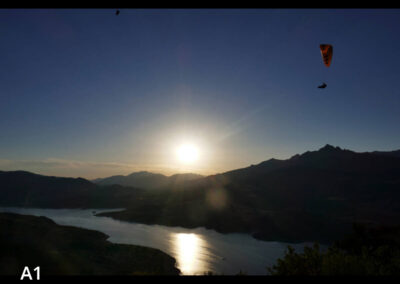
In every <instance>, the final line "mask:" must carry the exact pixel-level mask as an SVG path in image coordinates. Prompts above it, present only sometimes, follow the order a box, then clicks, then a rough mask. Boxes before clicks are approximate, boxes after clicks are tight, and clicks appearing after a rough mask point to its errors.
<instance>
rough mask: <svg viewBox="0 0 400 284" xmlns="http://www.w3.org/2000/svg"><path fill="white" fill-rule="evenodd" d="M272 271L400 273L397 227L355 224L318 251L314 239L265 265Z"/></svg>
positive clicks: (274, 273) (276, 273)
mask: <svg viewBox="0 0 400 284" xmlns="http://www.w3.org/2000/svg"><path fill="white" fill-rule="evenodd" d="M267 269H268V272H269V273H270V274H272V275H400V227H381V228H367V227H365V226H362V225H355V226H354V232H353V234H351V235H349V236H348V237H347V238H345V239H344V240H342V241H338V242H335V243H334V244H333V245H332V246H331V247H329V248H328V250H327V251H325V252H322V251H321V250H320V247H319V245H318V244H317V243H314V246H313V247H306V248H305V249H304V252H303V253H296V252H295V251H294V249H293V248H292V247H290V246H289V247H288V250H287V252H286V254H285V256H284V258H283V259H278V261H277V263H276V264H275V265H274V266H272V267H269V268H267Z"/></svg>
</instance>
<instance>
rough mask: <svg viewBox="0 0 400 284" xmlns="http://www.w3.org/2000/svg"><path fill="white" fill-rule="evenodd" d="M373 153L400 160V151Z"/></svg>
mask: <svg viewBox="0 0 400 284" xmlns="http://www.w3.org/2000/svg"><path fill="white" fill-rule="evenodd" d="M371 153H372V154H375V155H385V156H392V157H397V158H400V150H397V151H386V152H384V151H374V152H371Z"/></svg>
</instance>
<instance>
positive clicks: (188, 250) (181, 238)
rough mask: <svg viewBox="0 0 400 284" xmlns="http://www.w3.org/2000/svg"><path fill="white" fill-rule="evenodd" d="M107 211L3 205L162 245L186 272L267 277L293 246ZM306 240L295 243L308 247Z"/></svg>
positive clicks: (123, 239)
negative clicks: (127, 219)
mask: <svg viewBox="0 0 400 284" xmlns="http://www.w3.org/2000/svg"><path fill="white" fill-rule="evenodd" d="M119 210H121V209H116V210H102V209H84V210H81V209H36V208H14V207H0V212H13V213H19V214H27V215H35V216H46V217H48V218H50V219H52V220H53V221H54V222H56V223H57V224H60V225H69V226H76V227H81V228H86V229H92V230H96V231H100V232H103V233H105V234H107V235H109V236H110V238H109V241H110V242H113V243H121V244H134V245H141V246H146V247H152V248H157V249H160V250H162V251H164V252H165V253H167V254H169V255H171V256H172V257H174V258H175V259H176V261H177V267H178V268H179V269H180V270H181V272H182V274H190V275H192V274H204V273H205V272H207V271H212V272H213V273H216V274H225V275H229V274H237V273H239V272H240V271H242V272H245V273H247V274H254V275H263V274H266V273H267V270H266V267H267V266H271V265H273V264H274V263H275V262H276V260H277V258H280V257H282V256H283V255H284V252H285V250H286V248H287V246H288V245H289V244H288V243H282V242H265V241H259V240H256V239H254V238H253V237H251V236H250V235H247V234H220V233H217V232H216V231H214V230H207V229H204V228H197V229H185V228H181V227H166V226H160V225H144V224H139V223H130V222H122V221H118V220H114V219H111V218H109V217H96V216H94V214H97V213H100V212H109V211H119ZM306 244H307V245H310V244H309V243H303V244H290V245H291V246H293V247H294V248H295V249H296V251H302V250H303V247H304V245H306Z"/></svg>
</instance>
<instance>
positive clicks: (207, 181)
mask: <svg viewBox="0 0 400 284" xmlns="http://www.w3.org/2000/svg"><path fill="white" fill-rule="evenodd" d="M393 153H397V152H396V151H393ZM393 153H392V154H387V153H386V154H382V153H379V152H370V153H356V152H353V151H350V150H345V149H341V148H339V147H333V146H330V145H326V146H325V147H322V148H321V149H319V150H317V151H307V152H305V153H303V154H301V155H295V156H293V157H291V158H290V159H287V160H277V159H270V160H268V161H265V162H262V163H260V164H258V165H253V166H250V167H247V168H242V169H237V170H233V171H229V172H226V173H222V174H217V175H212V176H207V177H203V178H196V179H190V178H189V179H183V180H179V182H171V183H169V184H168V186H164V187H160V188H153V189H151V190H150V189H148V190H146V189H139V188H133V187H124V186H121V185H109V186H99V185H96V184H94V183H91V182H89V181H87V180H84V179H81V178H78V179H71V178H58V177H46V176H41V175H36V174H32V173H28V172H0V205H1V206H30V207H47V208H49V207H51V208H113V207H114V208H121V207H123V208H126V210H125V211H120V212H108V213H104V214H101V215H103V216H110V217H113V218H116V219H120V220H125V221H134V222H141V223H147V224H162V225H168V226H183V227H188V228H194V227H206V228H210V229H215V230H217V231H219V232H223V233H227V232H243V233H250V234H252V235H253V236H255V237H256V238H260V239H263V240H282V241H294V242H299V241H314V240H320V241H322V242H327V243H328V242H330V241H332V240H335V239H340V238H341V237H342V236H343V235H344V234H345V233H347V232H349V230H351V227H352V223H353V222H361V223H370V224H381V225H393V224H394V225H397V224H398V223H399V221H398V220H400V218H399V217H400V202H399V201H400V158H399V157H397V155H395V154H394V155H393ZM144 175H145V176H146V175H148V174H144ZM179 177H180V176H179V175H178V176H172V177H170V178H171V179H172V178H175V179H177V178H179Z"/></svg>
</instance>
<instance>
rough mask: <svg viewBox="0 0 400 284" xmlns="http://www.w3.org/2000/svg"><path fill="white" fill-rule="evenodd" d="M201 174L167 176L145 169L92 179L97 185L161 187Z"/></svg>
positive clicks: (196, 177)
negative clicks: (128, 173)
mask: <svg viewBox="0 0 400 284" xmlns="http://www.w3.org/2000/svg"><path fill="white" fill-rule="evenodd" d="M202 177H203V176H201V175H197V174H191V173H188V174H175V175H173V176H170V177H167V176H165V175H162V174H155V173H150V172H146V171H142V172H136V173H132V174H130V175H127V176H123V175H117V176H111V177H108V178H101V179H95V180H93V182H94V183H96V184H98V185H113V184H118V185H122V186H131V187H138V188H143V189H158V188H162V187H167V186H171V185H173V184H176V183H181V182H185V181H189V180H194V179H198V178H202Z"/></svg>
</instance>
